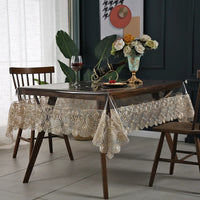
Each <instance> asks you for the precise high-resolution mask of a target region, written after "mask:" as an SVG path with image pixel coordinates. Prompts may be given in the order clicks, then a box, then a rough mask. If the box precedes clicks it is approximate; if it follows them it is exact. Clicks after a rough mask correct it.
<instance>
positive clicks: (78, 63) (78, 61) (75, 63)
mask: <svg viewBox="0 0 200 200" xmlns="http://www.w3.org/2000/svg"><path fill="white" fill-rule="evenodd" d="M82 65H83V62H82V56H79V55H75V56H72V57H71V68H72V70H73V71H74V72H75V83H74V86H76V87H77V86H78V85H79V84H78V71H79V70H80V69H81V68H82Z"/></svg>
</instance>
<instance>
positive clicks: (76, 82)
mask: <svg viewBox="0 0 200 200" xmlns="http://www.w3.org/2000/svg"><path fill="white" fill-rule="evenodd" d="M75 74H76V81H75V84H76V85H77V84H78V72H75Z"/></svg>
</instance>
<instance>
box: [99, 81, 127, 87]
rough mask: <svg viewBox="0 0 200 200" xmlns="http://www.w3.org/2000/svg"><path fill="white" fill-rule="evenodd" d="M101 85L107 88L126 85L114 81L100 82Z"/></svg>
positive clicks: (125, 84)
mask: <svg viewBox="0 0 200 200" xmlns="http://www.w3.org/2000/svg"><path fill="white" fill-rule="evenodd" d="M102 86H103V87H107V88H119V87H125V86H127V83H124V82H116V83H102Z"/></svg>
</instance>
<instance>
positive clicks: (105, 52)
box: [95, 35, 117, 61]
mask: <svg viewBox="0 0 200 200" xmlns="http://www.w3.org/2000/svg"><path fill="white" fill-rule="evenodd" d="M116 38H117V35H111V36H107V37H105V38H104V39H103V40H100V42H99V43H98V45H97V46H96V48H95V56H96V57H97V58H98V59H100V61H102V60H105V59H107V58H109V57H110V52H111V50H112V44H113V42H114V41H115V40H116Z"/></svg>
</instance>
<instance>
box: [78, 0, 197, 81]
mask: <svg viewBox="0 0 200 200" xmlns="http://www.w3.org/2000/svg"><path fill="white" fill-rule="evenodd" d="M80 9H81V53H82V55H83V57H84V63H85V66H84V67H85V68H87V67H89V68H93V67H94V65H95V64H96V62H97V60H96V59H95V56H94V48H95V46H96V44H97V43H98V41H99V39H100V23H99V1H98V0H81V1H80ZM199 10H200V0H144V33H146V34H149V35H151V36H152V38H154V39H156V40H158V41H159V49H158V50H156V51H155V52H153V51H151V52H148V53H147V54H145V55H144V56H143V57H142V59H141V67H140V70H139V72H138V76H140V78H142V79H171V80H184V79H194V78H195V72H196V69H197V68H199V67H200V56H199V55H200V12H199ZM128 76H129V71H128V68H126V69H124V70H123V72H122V74H121V77H122V78H128Z"/></svg>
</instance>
